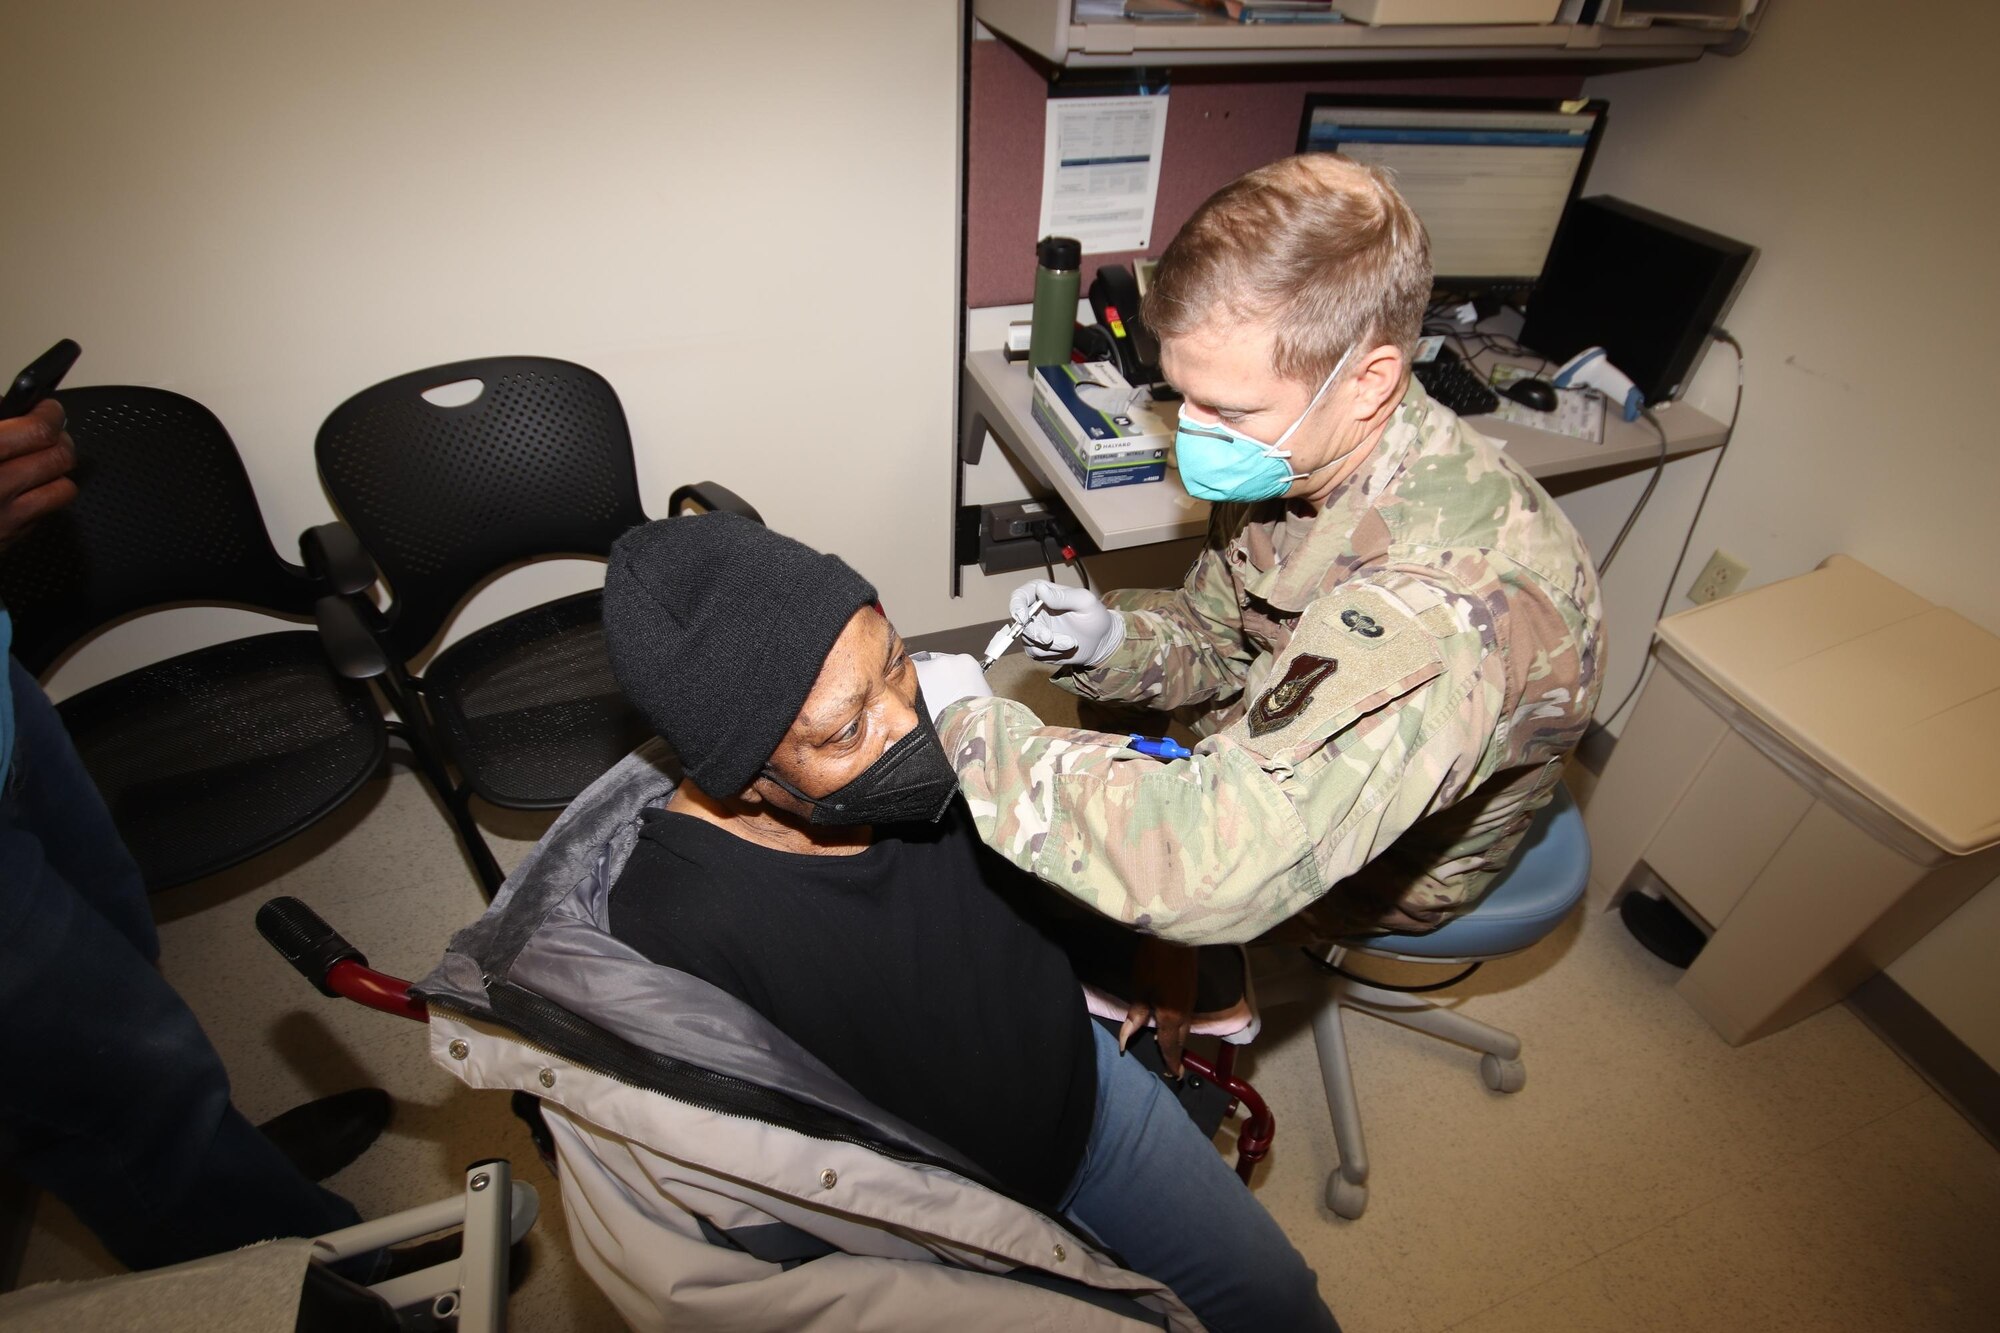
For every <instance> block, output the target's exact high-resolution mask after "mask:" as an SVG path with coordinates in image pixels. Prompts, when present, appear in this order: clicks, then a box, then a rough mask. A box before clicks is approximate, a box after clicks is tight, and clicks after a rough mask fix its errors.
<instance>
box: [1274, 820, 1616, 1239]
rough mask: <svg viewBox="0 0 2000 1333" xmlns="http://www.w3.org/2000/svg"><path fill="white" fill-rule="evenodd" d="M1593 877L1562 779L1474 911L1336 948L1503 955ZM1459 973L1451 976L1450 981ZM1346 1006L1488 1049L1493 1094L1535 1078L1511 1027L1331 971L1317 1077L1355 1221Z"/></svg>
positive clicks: (1538, 931)
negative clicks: (1421, 931)
mask: <svg viewBox="0 0 2000 1333" xmlns="http://www.w3.org/2000/svg"><path fill="white" fill-rule="evenodd" d="M1589 881H1590V839H1589V837H1588V836H1587V835H1586V834H1585V833H1584V828H1583V816H1582V815H1581V814H1579V813H1578V812H1577V808H1576V802H1575V801H1573V800H1572V799H1570V795H1569V792H1568V791H1566V790H1565V789H1564V788H1563V787H1562V786H1561V785H1560V784H1559V785H1558V786H1557V787H1556V790H1555V799H1554V800H1552V801H1550V802H1549V804H1548V805H1546V806H1544V807H1543V808H1542V809H1541V810H1540V811H1539V812H1537V814H1536V815H1535V822H1534V823H1533V824H1532V825H1531V826H1530V827H1529V829H1528V836H1527V837H1526V838H1524V839H1523V840H1522V842H1521V846H1520V849H1519V850H1518V851H1517V852H1516V853H1515V854H1514V861H1513V864H1511V865H1510V866H1508V867H1507V869H1506V871H1505V872H1504V873H1503V874H1502V875H1501V876H1500V878H1499V879H1497V880H1495V881H1494V883H1493V886H1492V887H1491V888H1490V889H1489V890H1488V891H1487V893H1486V896H1485V897H1483V898H1481V899H1480V900H1479V902H1478V904H1477V905H1475V906H1474V907H1473V908H1472V909H1471V910H1470V911H1468V912H1466V913H1465V914H1464V915H1462V916H1459V917H1456V918H1454V919H1453V920H1451V921H1449V922H1447V923H1446V924H1445V925H1443V926H1440V927H1438V929H1436V930H1434V931H1432V932H1431V933H1430V934H1428V935H1402V934H1387V935H1367V936H1361V937H1357V938H1356V939H1354V940H1352V941H1349V942H1345V943H1343V944H1342V945H1341V946H1340V948H1339V949H1337V950H1336V951H1335V954H1336V957H1337V956H1338V955H1340V954H1343V953H1360V954H1369V955H1372V956H1374V957H1377V958H1393V959H1396V960H1398V961H1403V962H1417V963H1443V964H1464V963H1472V964H1477V963H1483V962H1485V961H1487V960H1488V959H1493V958H1502V957H1505V956H1506V955H1508V954H1511V953H1519V952H1520V951H1521V950H1523V949H1526V948H1528V947H1529V946H1530V945H1533V944H1535V943H1536V942H1538V941H1540V940H1541V939H1543V938H1544V937H1545V936H1547V935H1548V934H1549V932H1550V931H1552V930H1554V929H1555V928H1556V927H1557V926H1558V925H1559V924H1561V922H1562V919H1563V918H1564V917H1566V916H1568V915H1569V914H1570V911H1571V910H1572V909H1573V908H1575V906H1576V905H1577V903H1578V902H1580V901H1581V900H1582V898H1583V894H1584V889H1585V887H1586V886H1587V885H1588V884H1589ZM1462 976H1463V974H1461V977H1462ZM1460 979H1461V978H1460V977H1453V978H1452V982H1456V981H1458V980H1460ZM1446 984H1447V985H1449V984H1451V983H1449V982H1448V983H1446ZM1439 989H1441V987H1440V988H1439ZM1342 1009H1358V1010H1360V1011H1361V1012H1363V1013H1366V1014H1373V1015H1374V1016H1375V1017H1377V1018H1381V1019H1386V1020H1387V1021H1389V1022H1391V1023H1400V1024H1401V1025H1402V1026H1404V1027H1407V1028H1415V1029H1416V1030H1417V1031H1419V1032H1428V1033H1430V1034H1431V1035H1432V1036H1434V1037H1443V1038H1444V1039H1445V1040H1447V1041H1455V1042H1457V1043H1459V1044H1460V1045H1461V1046H1470V1047H1472V1048H1473V1049H1474V1050H1476V1051H1481V1052H1483V1054H1482V1055H1481V1056H1480V1057H1479V1076H1480V1078H1481V1079H1483V1080H1485V1083H1486V1086H1487V1087H1489V1088H1491V1089H1492V1090H1493V1091H1495V1092H1519V1091H1520V1090H1521V1088H1522V1086H1523V1085H1524V1084H1525V1083H1526V1082H1527V1078H1528V1076H1527V1071H1526V1070H1525V1069H1523V1068H1522V1066H1521V1058H1520V1057H1521V1039H1520V1038H1519V1037H1516V1036H1515V1035H1514V1034H1513V1033H1511V1032H1502V1031H1501V1030H1500V1029H1499V1028H1496V1027H1489V1026H1488V1025H1487V1024H1485V1023H1481V1022H1478V1021H1477V1020H1475V1019H1471V1018H1467V1017H1466V1016H1465V1015H1463V1014H1460V1013H1458V1012H1456V1011H1454V1010H1451V1009H1445V1008H1441V1007H1439V1006H1437V1005H1434V1004H1432V1003H1431V1002H1430V1001H1429V1000H1426V999H1424V998H1423V997H1422V996H1421V995H1419V994H1412V993H1410V992H1407V991H1394V990H1388V989H1385V988H1383V987H1380V986H1371V985H1369V984H1367V983H1366V982H1361V981H1355V980H1352V979H1350V978H1348V977H1345V976H1335V977H1333V978H1332V979H1331V981H1330V982H1329V983H1328V984H1327V986H1326V990H1325V994H1324V999H1323V1001H1322V1003H1321V1004H1320V1007H1319V1010H1318V1012H1316V1013H1315V1014H1314V1015H1313V1043H1314V1044H1315V1045H1316V1046H1317V1047H1318V1048H1319V1073H1320V1080H1321V1081H1322V1082H1323V1083H1324V1084H1325V1085H1326V1106H1327V1111H1328V1113H1329V1114H1330V1115H1331V1116H1332V1117H1333V1137H1334V1141H1335V1142H1336V1143H1337V1144H1338V1145H1339V1148H1340V1165H1339V1166H1338V1167H1336V1168H1335V1169H1334V1170H1333V1172H1332V1173H1331V1174H1329V1175H1328V1176H1327V1180H1326V1206H1327V1207H1328V1208H1331V1209H1332V1210H1333V1211H1334V1213H1335V1214H1336V1215H1337V1216H1340V1217H1344V1218H1348V1219H1350V1220H1352V1219H1354V1218H1357V1217H1360V1216H1361V1214H1362V1212H1363V1211H1364V1210H1365V1209H1366V1208H1367V1207H1368V1154H1367V1150H1366V1148H1365V1147H1364V1146H1363V1143H1362V1138H1361V1108H1360V1106H1359V1104H1358V1103H1357V1102H1356V1101H1355V1097H1354V1076H1353V1074H1352V1072H1351V1071H1350V1070H1349V1068H1348V1063H1347V1036H1346V1034H1345V1033H1344V1032H1343V1031H1342V1029H1341V1018H1340V1011H1341V1010H1342Z"/></svg>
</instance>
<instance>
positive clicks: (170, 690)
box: [0, 387, 385, 891]
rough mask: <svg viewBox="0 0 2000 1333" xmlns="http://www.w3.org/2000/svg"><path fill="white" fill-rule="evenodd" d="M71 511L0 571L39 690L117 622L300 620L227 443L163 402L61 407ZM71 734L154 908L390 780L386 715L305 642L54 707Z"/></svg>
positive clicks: (159, 675) (281, 634)
mask: <svg viewBox="0 0 2000 1333" xmlns="http://www.w3.org/2000/svg"><path fill="white" fill-rule="evenodd" d="M60 397H61V401H62V404H63V409H64V411H66V412H67V413H68V415H69V430H70V434H71V436H72V437H73V438H74V439H75V440H76V445H77V451H78V456H79V459H80V462H79V466H78V474H77V475H78V482H79V488H78V494H77V498H76V501H75V503H74V504H72V505H71V506H70V507H69V508H68V509H66V510H63V511H61V512H60V513H57V514H53V515H51V516H49V517H48V518H45V519H43V520H42V521H41V522H40V523H39V524H37V525H36V526H35V527H34V528H33V529H31V530H30V531H29V533H28V535H27V536H26V537H24V538H22V539H21V540H20V541H19V542H18V543H16V544H15V545H14V546H12V547H10V548H8V549H7V550H6V551H5V552H4V553H0V600H4V601H5V602H6V604H7V607H8V610H9V611H10V612H11V614H12V615H13V618H14V651H15V653H16V655H17V656H19V657H20V659H21V662H22V664H23V665H25V666H26V667H27V668H28V669H29V670H30V671H32V672H34V673H35V674H37V675H40V674H41V673H43V672H44V671H46V670H47V669H48V668H49V666H50V665H51V664H52V663H54V662H55V661H56V659H57V658H59V657H60V656H62V654H63V653H64V652H65V651H67V650H68V649H69V647H70V646H71V645H72V644H75V643H76V642H78V641H79V640H81V639H83V638H84V637H85V636H87V635H88V634H89V633H90V632H91V631H93V630H95V629H96V628H97V627H99V626H101V625H104V624H108V623H109V622H111V621H113V620H116V619H119V618H120V617H122V616H126V615H129V614H131V613H133V612H137V611H142V610H146V609H149V608H153V607H160V606H165V605H171V604H176V603H189V602H194V603H209V604H217V603H221V604H232V605H239V606H246V607H253V608H255V609H257V610H261V611H268V612H272V613H275V614H277V615H280V616H294V617H304V618H309V617H311V616H312V615H313V611H314V602H315V599H316V598H317V596H318V595H319V593H318V590H317V588H316V585H315V583H314V581H313V580H312V579H311V578H310V577H309V576H308V574H307V571H306V570H304V569H302V568H300V567H298V566H295V565H291V564H287V563H286V562H285V561H284V560H282V559H280V558H279V557H278V553H277V551H276V550H275V549H274V548H273V547H272V545H271V539H270V536H269V535H268V534H267V533H266V531H265V528H264V520H263V518H262V517H261V516H260V515H259V513H258V510H257V499H256V496H255V494H254V493H253V492H252V491H251V489H250V479H249V477H248V475H246V474H245V472H244V470H243V462H242V460H241V459H240V458H239V457H238V456H237V453H236V446H235V445H234V444H233V443H232V442H231V441H230V438H229V433H228V432H227V431H225V430H224V429H223V427H222V423H221V422H220V421H217V420H216V419H215V416H214V414H213V413H211V412H210V411H209V410H208V409H207V408H205V407H203V406H202V405H201V404H200V403H197V402H195V401H194V400H192V399H189V398H184V397H182V396H181V395H179V394H177V393H169V392H167V391H166V390H164V389H147V388H124V387H101V388H84V389H65V390H63V391H62V393H61V395H60ZM60 712H61V714H62V718H63V723H64V725H65V726H66V727H67V728H68V729H69V733H70V735H71V737H72V738H73V739H74V740H75V742H76V747H77V750H78V751H79V752H80V753H81V755H82V757H83V762H84V765H85V766H86V767H87V768H88V769H89V770H90V775H91V777H92V779H93V780H95V782H96V783H97V787H98V789H99V790H100V791H101V792H103V794H104V798H105V802H106V803H107V804H108V805H109V806H110V808H111V815H112V818H113V820H115V821H116V823H117V825H118V829H119V832H120V833H121V834H123V835H124V838H125V841H126V844H127V845H128V846H129V847H130V848H131V851H132V854H133V856H134V857H135V858H136V859H137V860H138V862H139V866H140V868H141V870H142V871H143V872H144V874H145V877H146V884H147V886H148V887H149V888H150V889H153V890H155V891H157V890H160V889H165V888H170V887H172V886H173V885H176V884H182V883H185V882H187V881H188V880H192V879H198V878H200V877H202V876H204V875H209V874H213V873H214V872H216V871H218V870H222V869H225V868H226V867H228V866H232V865H234V864H236V863H237V862H239V861H243V860H246V859H247V858H249V857H251V856H254V855H256V854H257V853H258V852H261V851H264V850H265V849H267V848H269V847H273V846H275V845H277V844H278V843H280V842H282V841H284V840H285V839H286V838H289V837H291V836H292V835H293V834H295V833H297V832H299V831H300V830H302V829H304V828H306V827H307V826H308V825H310V824H312V823H314V822H315V821H316V820H318V819H320V818H321V817H322V816H324V815H326V814H328V813H330V812H331V811H332V810H333V809H335V808H336V807H337V806H339V805H340V804H341V803H342V802H343V801H345V800H346V799H347V798H348V797H349V796H350V795H352V794H353V793H354V792H355V790H356V789H357V788H359V787H360V786H361V784H362V783H363V782H365V781H366V780H367V779H368V778H369V777H370V776H371V775H372V774H374V773H375V772H376V771H377V770H378V769H379V768H380V767H381V764H382V759H383V755H384V750H385V736H384V725H383V721H382V715H381V712H380V710H379V709H378V707H377V706H376V703H375V701H374V699H373V698H372V697H371V696H370V694H369V691H368V688H367V687H366V686H365V685H358V684H355V683H354V682H352V681H348V680H344V679H342V678H341V677H340V676H339V675H337V674H335V673H334V671H333V670H332V669H331V667H330V666H329V665H328V662H327V659H326V656H325V654H324V653H323V652H322V651H321V648H320V642H319V638H318V636H317V635H316V634H314V633H313V632H312V631H310V630H286V631H278V632H275V633H269V634H256V635H252V636H250V637H248V638H243V639H235V640H232V641H230V642H228V643H222V644H217V645H215V646H214V647H210V648H202V649H199V650H197V651H195V652H191V653H183V654H181V655H180V656H178V657H172V658H169V659H167V660H165V661H162V662H155V663H153V664H152V665H150V666H145V667H141V668H139V669H138V670H136V671H130V672H127V673H126V674H124V675H122V676H119V677H118V678H116V679H115V680H110V681H106V682H105V683H103V684H101V685H98V686H96V687H95V688H92V689H89V690H86V691H84V692H83V693H81V694H78V695H76V696H75V697H73V698H70V699H67V700H65V701H64V702H63V703H62V705H61V707H60Z"/></svg>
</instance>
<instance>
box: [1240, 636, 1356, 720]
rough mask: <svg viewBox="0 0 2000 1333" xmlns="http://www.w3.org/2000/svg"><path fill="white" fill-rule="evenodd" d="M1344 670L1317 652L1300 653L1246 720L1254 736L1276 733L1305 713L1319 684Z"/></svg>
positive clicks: (1260, 696) (1254, 705) (1251, 709)
mask: <svg viewBox="0 0 2000 1333" xmlns="http://www.w3.org/2000/svg"><path fill="white" fill-rule="evenodd" d="M1339 669H1340V663H1338V662H1336V661H1334V659H1332V658H1331V657H1321V656H1320V655H1319V654H1317V653H1300V654H1299V655H1298V656H1297V657H1294V658H1293V659H1292V664H1291V665H1290V666H1288V667H1286V668H1285V674H1284V676H1283V677H1282V678H1280V680H1279V681H1278V683H1277V684H1275V685H1273V686H1272V687H1271V688H1270V689H1268V690H1265V691H1264V692H1263V693H1262V694H1260V695H1258V696H1257V702H1256V703H1254V704H1251V705H1250V711H1249V713H1248V714H1247V715H1246V720H1247V721H1248V722H1249V724H1250V734H1251V735H1252V736H1262V735H1263V734H1264V733H1266V732H1270V731H1276V730H1277V729H1278V728H1280V727H1282V726H1284V725H1285V724H1286V723H1287V722H1290V721H1291V720H1292V719H1293V718H1295V717H1297V716H1298V715H1299V714H1300V713H1303V712H1304V711H1305V708H1306V705H1307V704H1309V703H1311V702H1312V697H1313V691H1314V690H1316V689H1318V688H1319V683H1320V682H1321V681H1323V680H1325V679H1326V678H1327V677H1328V676H1331V675H1332V674H1333V673H1334V672H1336V671H1338V670H1339Z"/></svg>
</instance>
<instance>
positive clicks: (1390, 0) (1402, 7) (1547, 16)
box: [1334, 0, 1562, 26]
mask: <svg viewBox="0 0 2000 1333" xmlns="http://www.w3.org/2000/svg"><path fill="white" fill-rule="evenodd" d="M1334 8H1335V9H1337V10H1339V11H1340V12H1341V13H1342V14H1343V15H1345V16H1346V18H1347V21H1348V22H1349V23H1368V24H1374V25H1382V26H1395V25H1398V24H1409V25H1416V24H1426V23H1429V24H1437V23H1553V22H1555V20H1556V14H1557V13H1558V12H1560V11H1561V9H1562V0H1341V3H1339V4H1336V5H1335V6H1334Z"/></svg>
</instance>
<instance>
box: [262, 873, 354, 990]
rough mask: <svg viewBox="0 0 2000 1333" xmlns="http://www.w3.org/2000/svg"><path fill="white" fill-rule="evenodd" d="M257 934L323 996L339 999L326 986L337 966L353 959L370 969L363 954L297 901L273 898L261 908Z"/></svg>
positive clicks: (315, 913)
mask: <svg viewBox="0 0 2000 1333" xmlns="http://www.w3.org/2000/svg"><path fill="white" fill-rule="evenodd" d="M257 933H258V934H259V935H262V936H263V937H264V939H265V941H266V942H268V943H269V944H270V946H271V947H272V948H273V949H276V950H277V951H278V952H279V953H280V954H282V955H283V956H284V959H285V961H286V962H288V963H290V964H291V965H292V966H293V967H295V968H297V969H298V970H299V975H300V976H302V977H304V978H305V979H306V980H307V981H310V982H311V983H312V984H313V985H314V986H316V987H318V988H319V993H320V994H322V995H325V996H327V997H329V998H332V999H338V998H339V997H340V992H338V991H336V990H334V989H333V987H331V986H329V985H327V984H326V974H327V973H328V972H331V971H332V970H333V965H334V964H335V963H338V962H340V961H342V960H343V959H349V958H351V959H353V960H354V961H355V962H356V963H358V964H360V965H361V966H362V967H366V966H368V959H367V958H366V957H365V956H364V955H363V954H362V952H361V950H359V949H357V948H355V947H354V946H353V945H351V944H349V943H348V942H347V940H346V939H345V937H343V936H342V935H341V933H340V932H339V931H337V930H335V929H334V928H333V927H332V926H329V925H327V924H326V922H324V921H322V920H320V916H319V913H318V912H315V911H313V909H312V908H310V907H307V906H306V905H305V904H304V903H302V902H300V901H299V900H298V899H297V898H273V899H271V901H269V902H267V903H265V904H264V905H263V906H262V907H260V908H258V909H257Z"/></svg>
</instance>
